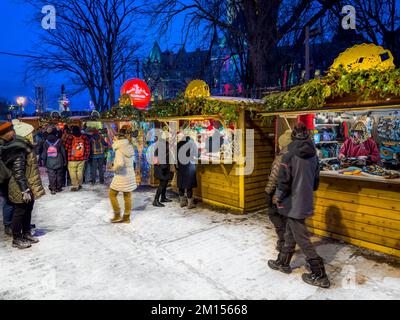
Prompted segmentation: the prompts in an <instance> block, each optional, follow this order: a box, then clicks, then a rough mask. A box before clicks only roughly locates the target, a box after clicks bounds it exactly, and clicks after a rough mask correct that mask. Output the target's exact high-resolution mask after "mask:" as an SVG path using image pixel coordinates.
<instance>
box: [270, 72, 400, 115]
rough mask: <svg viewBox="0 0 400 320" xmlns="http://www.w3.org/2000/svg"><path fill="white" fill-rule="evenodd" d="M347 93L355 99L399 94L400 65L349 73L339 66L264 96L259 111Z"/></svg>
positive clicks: (304, 105) (309, 104) (318, 102)
mask: <svg viewBox="0 0 400 320" xmlns="http://www.w3.org/2000/svg"><path fill="white" fill-rule="evenodd" d="M350 95H354V96H356V97H357V99H358V101H366V100H373V99H386V98H390V97H396V96H400V69H393V70H387V71H378V70H374V69H371V70H362V71H358V72H351V73H349V72H347V71H346V70H344V69H343V68H339V69H338V70H335V71H331V72H330V73H328V74H327V75H326V76H325V77H324V78H322V79H313V80H311V81H309V82H307V83H305V84H303V85H301V86H297V87H294V88H292V89H291V90H289V91H287V92H281V93H278V94H271V95H269V96H266V97H264V99H263V104H264V106H263V111H279V110H305V109H319V108H322V107H323V106H324V105H325V104H326V102H328V101H331V100H334V99H337V98H343V97H345V96H350Z"/></svg>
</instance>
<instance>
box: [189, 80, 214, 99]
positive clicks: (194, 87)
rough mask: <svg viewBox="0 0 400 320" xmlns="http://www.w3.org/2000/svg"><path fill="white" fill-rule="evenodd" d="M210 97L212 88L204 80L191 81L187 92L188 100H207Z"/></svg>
mask: <svg viewBox="0 0 400 320" xmlns="http://www.w3.org/2000/svg"><path fill="white" fill-rule="evenodd" d="M209 96H210V87H209V86H208V84H207V83H206V82H205V81H203V80H193V81H191V82H190V83H189V84H188V86H187V88H186V90H185V97H186V98H205V97H209Z"/></svg>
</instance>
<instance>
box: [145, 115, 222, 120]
mask: <svg viewBox="0 0 400 320" xmlns="http://www.w3.org/2000/svg"><path fill="white" fill-rule="evenodd" d="M205 119H221V117H220V116H219V115H193V116H172V117H159V118H146V121H178V120H205Z"/></svg>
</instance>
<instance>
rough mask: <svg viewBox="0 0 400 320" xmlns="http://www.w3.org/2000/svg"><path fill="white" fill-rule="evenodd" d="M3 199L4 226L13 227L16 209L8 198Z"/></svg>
mask: <svg viewBox="0 0 400 320" xmlns="http://www.w3.org/2000/svg"><path fill="white" fill-rule="evenodd" d="M3 199H4V203H3V224H4V226H5V227H11V224H12V219H13V214H14V209H15V207H14V205H13V204H12V203H11V202H10V201H8V200H7V198H3Z"/></svg>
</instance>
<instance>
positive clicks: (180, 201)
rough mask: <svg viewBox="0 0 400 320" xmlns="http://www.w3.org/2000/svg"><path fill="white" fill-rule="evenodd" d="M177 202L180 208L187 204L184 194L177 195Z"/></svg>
mask: <svg viewBox="0 0 400 320" xmlns="http://www.w3.org/2000/svg"><path fill="white" fill-rule="evenodd" d="M179 203H180V206H181V208H183V207H186V206H187V205H188V199H187V198H186V197H185V196H183V197H179Z"/></svg>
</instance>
